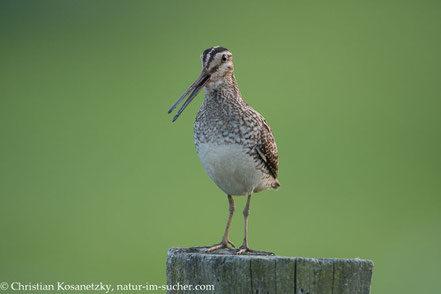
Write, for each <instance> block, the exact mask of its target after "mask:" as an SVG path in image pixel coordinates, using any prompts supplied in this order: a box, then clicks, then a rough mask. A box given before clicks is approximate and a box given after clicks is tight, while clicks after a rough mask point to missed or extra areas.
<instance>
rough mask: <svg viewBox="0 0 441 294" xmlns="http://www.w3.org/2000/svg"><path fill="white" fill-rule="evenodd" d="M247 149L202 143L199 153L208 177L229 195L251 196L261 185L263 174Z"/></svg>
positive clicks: (199, 146) (199, 145) (237, 146)
mask: <svg viewBox="0 0 441 294" xmlns="http://www.w3.org/2000/svg"><path fill="white" fill-rule="evenodd" d="M247 151H248V150H247V149H246V147H243V146H241V145H237V144H216V143H200V144H198V148H197V152H198V156H199V159H200V160H201V163H202V166H203V167H204V169H205V171H206V172H207V174H208V176H209V177H210V178H211V179H212V180H213V181H214V182H215V183H216V185H217V186H218V187H219V188H221V189H222V190H223V191H224V192H225V193H227V194H228V195H250V194H251V193H252V192H253V191H254V190H255V189H256V188H258V187H259V186H260V185H261V182H262V179H263V178H264V177H263V176H264V175H263V173H262V172H261V171H260V169H258V168H257V167H256V162H255V161H254V159H253V157H252V156H250V155H248V154H247Z"/></svg>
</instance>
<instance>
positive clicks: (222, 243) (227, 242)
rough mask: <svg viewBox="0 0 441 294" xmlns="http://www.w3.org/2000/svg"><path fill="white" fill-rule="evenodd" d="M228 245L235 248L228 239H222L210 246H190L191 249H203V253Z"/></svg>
mask: <svg viewBox="0 0 441 294" xmlns="http://www.w3.org/2000/svg"><path fill="white" fill-rule="evenodd" d="M228 245H231V247H233V248H235V246H234V244H233V242H231V241H230V240H228V241H222V242H220V243H217V244H214V245H211V246H199V247H191V249H205V253H209V252H213V251H215V250H218V249H223V248H229V247H228Z"/></svg>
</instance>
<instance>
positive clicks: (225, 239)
mask: <svg viewBox="0 0 441 294" xmlns="http://www.w3.org/2000/svg"><path fill="white" fill-rule="evenodd" d="M228 203H229V204H230V214H229V216H228V221H227V227H226V228H225V233H224V236H223V237H222V241H221V242H220V243H218V244H214V245H213V246H210V247H209V248H208V249H207V250H206V252H212V251H214V250H217V249H221V248H227V247H228V244H230V245H231V246H233V247H235V246H234V244H233V242H231V241H230V240H229V239H228V233H229V231H230V225H231V220H232V218H233V214H234V211H235V210H236V205H235V204H234V199H233V196H231V195H228Z"/></svg>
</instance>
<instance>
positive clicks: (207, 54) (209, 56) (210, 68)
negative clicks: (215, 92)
mask: <svg viewBox="0 0 441 294" xmlns="http://www.w3.org/2000/svg"><path fill="white" fill-rule="evenodd" d="M201 63H202V70H205V71H206V72H207V73H208V74H209V75H210V80H211V81H214V80H217V79H220V78H223V77H225V75H227V74H228V73H232V72H233V71H234V66H233V54H231V52H230V51H228V49H227V48H224V47H220V46H214V47H211V48H208V49H205V50H204V52H202V54H201Z"/></svg>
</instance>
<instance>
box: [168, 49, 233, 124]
mask: <svg viewBox="0 0 441 294" xmlns="http://www.w3.org/2000/svg"><path fill="white" fill-rule="evenodd" d="M201 63H202V72H201V74H200V75H199V77H198V78H197V79H196V81H195V82H194V83H193V84H191V86H190V87H189V88H188V89H187V91H185V92H184V94H182V96H181V97H179V99H178V100H177V101H176V102H175V103H174V104H173V105H172V107H170V109H169V110H168V113H170V112H172V111H173V109H174V108H175V107H176V106H177V105H178V104H179V103H180V102H181V101H182V100H183V99H184V98H185V97H186V96H187V95H188V94H190V92H191V94H190V96H188V98H187V100H185V102H184V104H183V105H182V107H181V108H180V109H179V110H178V112H177V113H176V115H175V116H174V118H173V121H175V120H176V119H178V117H179V115H181V113H182V112H183V111H184V109H185V108H186V107H187V105H188V104H190V102H191V101H192V100H193V99H194V97H195V96H196V95H197V94H198V93H199V91H200V90H201V89H202V88H203V87H204V86H210V85H211V84H214V83H216V82H219V81H222V79H224V78H225V77H227V76H229V75H232V74H233V72H234V66H233V54H231V52H230V51H228V49H227V48H224V47H220V46H214V47H211V48H208V49H206V50H204V52H202V54H201Z"/></svg>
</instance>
